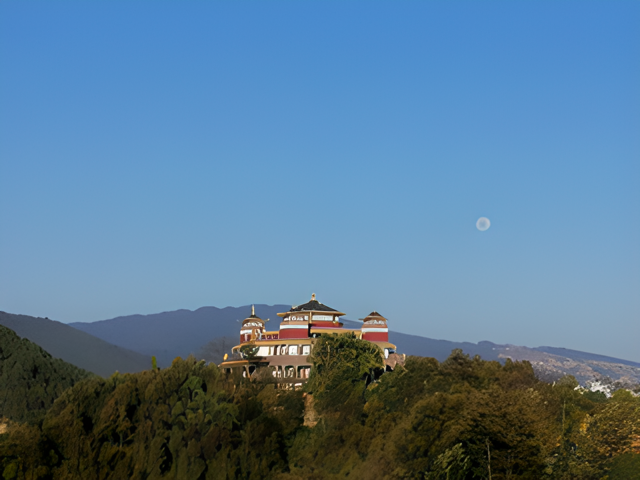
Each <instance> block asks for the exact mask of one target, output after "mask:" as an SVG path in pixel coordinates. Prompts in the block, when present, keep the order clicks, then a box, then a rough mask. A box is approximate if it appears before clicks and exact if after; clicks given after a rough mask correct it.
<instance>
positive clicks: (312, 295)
mask: <svg viewBox="0 0 640 480" xmlns="http://www.w3.org/2000/svg"><path fill="white" fill-rule="evenodd" d="M315 299H316V294H315V293H312V294H311V301H312V302H313V301H314V300H315Z"/></svg>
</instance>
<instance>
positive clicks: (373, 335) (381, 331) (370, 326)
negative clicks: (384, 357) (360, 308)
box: [362, 312, 395, 348]
mask: <svg viewBox="0 0 640 480" xmlns="http://www.w3.org/2000/svg"><path fill="white" fill-rule="evenodd" d="M363 322H364V323H363V324H362V339H363V340H368V341H370V342H388V341H389V328H388V327H387V319H386V318H384V317H383V316H382V315H380V314H379V313H378V312H371V313H370V314H369V315H367V317H366V318H365V319H364V320H363ZM394 348H395V347H394Z"/></svg>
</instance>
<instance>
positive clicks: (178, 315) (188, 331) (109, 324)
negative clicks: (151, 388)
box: [69, 305, 291, 367]
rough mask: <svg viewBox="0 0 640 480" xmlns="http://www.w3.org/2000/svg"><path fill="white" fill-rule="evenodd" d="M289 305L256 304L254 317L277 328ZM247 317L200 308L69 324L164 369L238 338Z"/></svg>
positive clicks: (240, 310) (238, 310) (242, 312)
mask: <svg viewBox="0 0 640 480" xmlns="http://www.w3.org/2000/svg"><path fill="white" fill-rule="evenodd" d="M290 308H291V306H290V305H256V314H257V315H258V316H260V317H261V318H263V319H264V320H266V319H268V318H269V319H271V321H270V322H269V323H267V328H268V329H269V330H277V329H278V326H279V325H280V317H278V316H277V313H278V312H284V311H287V310H289V309H290ZM249 315H251V306H250V305H247V306H244V307H226V308H217V307H202V308H199V309H197V310H193V311H191V310H176V311H173V312H163V313H156V314H151V315H128V316H125V317H117V318H112V319H110V320H102V321H99V322H92V323H85V322H76V323H70V324H69V325H71V326H72V327H74V328H77V329H78V330H82V331H83V332H86V333H89V334H91V335H94V336H96V337H98V338H101V339H103V340H105V341H107V342H109V343H113V344H114V345H118V346H120V347H123V348H128V349H130V350H134V351H136V352H140V353H142V354H144V355H149V356H150V355H155V356H156V358H157V359H158V366H160V367H166V366H168V365H170V364H171V362H172V361H173V359H174V358H176V357H183V358H185V357H187V356H188V355H189V354H191V353H193V354H195V353H196V352H198V350H200V348H201V347H203V346H204V345H205V344H207V343H208V342H209V341H211V340H213V339H215V338H219V337H233V338H237V339H238V340H239V338H240V323H238V322H236V320H239V321H242V320H243V319H245V318H246V317H248V316H249Z"/></svg>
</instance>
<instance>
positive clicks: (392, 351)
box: [220, 293, 404, 387]
mask: <svg viewBox="0 0 640 480" xmlns="http://www.w3.org/2000/svg"><path fill="white" fill-rule="evenodd" d="M343 315H344V313H342V312H339V311H337V310H335V309H333V308H331V307H328V306H326V305H323V304H322V303H320V302H318V301H317V300H316V295H315V293H314V294H313V295H311V300H310V301H309V302H307V303H305V304H304V305H299V306H293V307H291V309H290V310H289V311H288V312H284V313H278V316H279V317H282V322H281V324H280V329H279V330H278V331H273V332H269V331H267V330H266V329H265V321H264V320H262V319H261V318H260V317H258V316H257V315H256V313H255V309H254V307H251V316H250V317H248V318H245V319H244V320H243V322H242V326H241V328H240V344H239V345H236V346H235V347H233V348H232V350H231V351H232V356H231V358H227V356H226V355H225V361H224V362H223V363H222V364H221V365H220V367H221V368H222V369H223V370H224V371H225V372H227V373H231V372H232V371H241V372H242V375H243V376H245V377H250V376H252V375H254V373H255V372H256V370H257V369H258V368H261V367H267V368H269V369H270V370H271V374H272V375H273V376H274V377H275V378H277V379H278V383H281V384H285V385H289V386H290V385H292V384H293V385H294V386H296V387H297V386H301V385H302V384H303V383H305V382H306V381H307V379H308V378H309V373H310V371H311V366H312V365H311V363H309V359H308V357H309V355H310V354H311V349H312V348H313V344H314V343H315V340H314V339H315V338H316V337H318V336H319V335H320V334H322V333H331V334H344V333H354V334H355V335H356V338H359V339H362V340H367V341H369V342H371V343H373V344H375V345H377V346H378V347H379V348H380V355H381V356H383V357H384V360H385V367H386V369H387V370H393V369H394V368H395V366H396V364H397V363H403V362H404V356H403V355H398V354H397V353H396V346H395V345H393V344H391V343H389V329H388V327H387V319H386V318H384V317H383V316H382V315H380V314H379V313H378V312H371V313H370V314H369V315H368V316H367V317H366V318H364V319H363V324H362V327H361V328H359V329H348V328H343V325H344V324H343V323H342V322H340V317H341V316H343ZM245 346H246V347H249V348H244V347H245ZM247 350H250V351H251V355H247V353H246V352H247Z"/></svg>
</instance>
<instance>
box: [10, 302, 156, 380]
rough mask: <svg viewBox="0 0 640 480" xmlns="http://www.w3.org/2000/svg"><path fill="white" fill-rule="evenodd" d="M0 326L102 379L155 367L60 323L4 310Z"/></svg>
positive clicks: (147, 360)
mask: <svg viewBox="0 0 640 480" xmlns="http://www.w3.org/2000/svg"><path fill="white" fill-rule="evenodd" d="M0 325H3V326H5V327H7V328H9V329H11V330H13V331H14V332H15V333H16V334H17V335H18V336H19V337H21V338H26V339H27V340H29V341H31V342H33V343H35V344H36V345H38V346H39V347H41V348H42V349H43V350H45V351H46V352H48V353H49V354H50V355H51V356H52V357H54V358H59V359H62V360H64V361H65V362H67V363H70V364H72V365H75V366H76V367H79V368H82V369H84V370H87V371H90V372H93V373H95V374H98V375H100V376H102V377H108V376H110V375H112V374H113V373H115V372H116V371H119V372H120V373H133V372H139V371H142V370H145V369H148V368H150V367H151V358H150V357H147V356H145V355H143V354H140V353H139V352H136V351H135V350H130V349H125V348H122V347H120V346H117V345H114V344H112V343H110V342H107V341H105V340H103V339H101V338H98V337H96V336H94V335H91V334H90V333H88V332H83V331H81V330H79V329H77V328H73V327H72V326H70V325H68V324H66V323H62V322H58V321H56V320H49V319H48V318H41V317H31V316H28V315H19V314H13V313H7V312H3V311H0Z"/></svg>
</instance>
